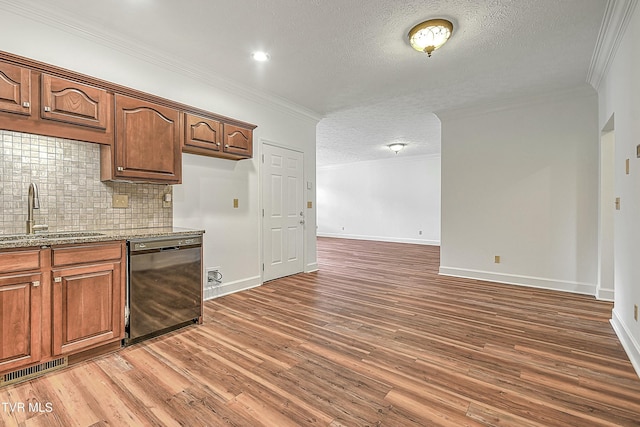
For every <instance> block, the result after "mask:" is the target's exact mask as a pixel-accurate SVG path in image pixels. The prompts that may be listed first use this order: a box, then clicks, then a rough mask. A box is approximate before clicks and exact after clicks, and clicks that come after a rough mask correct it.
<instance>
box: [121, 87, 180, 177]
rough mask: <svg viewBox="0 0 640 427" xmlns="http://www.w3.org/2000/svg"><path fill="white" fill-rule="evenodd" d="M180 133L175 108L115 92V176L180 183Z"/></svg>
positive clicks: (177, 112) (178, 113)
mask: <svg viewBox="0 0 640 427" xmlns="http://www.w3.org/2000/svg"><path fill="white" fill-rule="evenodd" d="M180 134H181V126H180V112H179V111H178V110H175V109H173V108H169V107H165V106H163V105H158V104H155V103H152V102H148V101H144V100H141V99H136V98H131V97H128V96H124V95H116V140H115V156H114V161H115V164H114V167H115V171H114V172H115V177H116V178H118V179H134V180H139V181H149V182H168V183H173V184H177V183H180V181H181V172H182V152H181V147H180V145H181V144H180V141H181V140H180Z"/></svg>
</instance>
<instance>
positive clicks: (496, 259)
mask: <svg viewBox="0 0 640 427" xmlns="http://www.w3.org/2000/svg"><path fill="white" fill-rule="evenodd" d="M493 262H495V263H496V264H500V255H496V256H495V257H494V258H493Z"/></svg>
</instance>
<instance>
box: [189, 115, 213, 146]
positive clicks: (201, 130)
mask: <svg viewBox="0 0 640 427" xmlns="http://www.w3.org/2000/svg"><path fill="white" fill-rule="evenodd" d="M184 117H185V136H184V144H185V146H188V147H196V148H203V149H205V150H211V151H220V143H221V140H222V132H221V128H222V125H221V123H220V122H219V121H217V120H213V119H206V118H204V117H198V116H194V115H192V114H187V113H185V115H184ZM187 151H188V148H187Z"/></svg>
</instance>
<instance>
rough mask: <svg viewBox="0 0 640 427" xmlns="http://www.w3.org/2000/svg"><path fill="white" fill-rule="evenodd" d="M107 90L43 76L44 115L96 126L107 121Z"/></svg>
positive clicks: (66, 121) (73, 122)
mask: <svg viewBox="0 0 640 427" xmlns="http://www.w3.org/2000/svg"><path fill="white" fill-rule="evenodd" d="M108 109H109V96H108V94H107V91H106V90H104V89H100V88H97V87H93V86H88V85H84V84H81V83H77V82H73V81H71V80H66V79H61V78H59V77H53V76H50V75H48V74H43V75H42V113H41V114H42V118H43V119H49V120H55V121H59V122H64V123H71V124H76V125H81V126H88V127H92V128H97V129H106V128H107V124H108V117H109V115H108Z"/></svg>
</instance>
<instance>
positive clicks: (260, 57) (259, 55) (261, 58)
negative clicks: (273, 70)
mask: <svg viewBox="0 0 640 427" xmlns="http://www.w3.org/2000/svg"><path fill="white" fill-rule="evenodd" d="M251 57H252V58H253V59H254V60H255V61H258V62H266V61H268V60H269V58H270V56H269V54H268V53H267V52H261V51H257V52H253V53H252V54H251Z"/></svg>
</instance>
